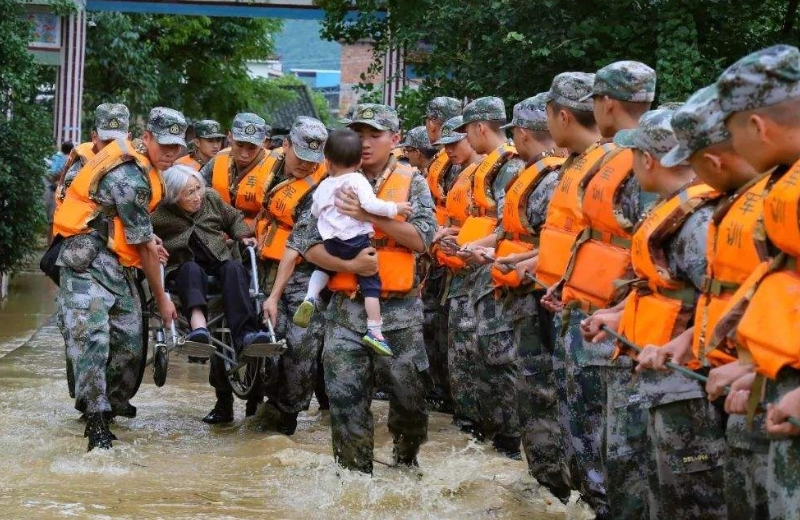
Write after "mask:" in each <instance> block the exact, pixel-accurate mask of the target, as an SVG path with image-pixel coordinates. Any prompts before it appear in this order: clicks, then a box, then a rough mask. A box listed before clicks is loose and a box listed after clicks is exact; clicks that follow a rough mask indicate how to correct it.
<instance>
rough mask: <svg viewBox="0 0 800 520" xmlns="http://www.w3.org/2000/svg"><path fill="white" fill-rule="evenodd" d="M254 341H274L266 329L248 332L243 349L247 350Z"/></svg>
mask: <svg viewBox="0 0 800 520" xmlns="http://www.w3.org/2000/svg"><path fill="white" fill-rule="evenodd" d="M254 343H272V338H271V337H270V335H269V334H267V333H266V332H264V331H258V332H248V333H247V334H245V335H244V338H243V339H242V350H246V349H247V347H249V346H250V345H252V344H254Z"/></svg>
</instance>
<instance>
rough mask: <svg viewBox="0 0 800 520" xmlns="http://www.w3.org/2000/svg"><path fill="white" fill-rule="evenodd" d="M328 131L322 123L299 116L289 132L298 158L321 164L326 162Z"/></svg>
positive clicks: (311, 118)
mask: <svg viewBox="0 0 800 520" xmlns="http://www.w3.org/2000/svg"><path fill="white" fill-rule="evenodd" d="M327 140H328V131H327V130H326V129H325V125H324V124H322V121H318V120H316V119H314V118H313V117H307V116H298V117H297V119H295V120H294V123H292V129H291V130H290V131H289V141H290V142H291V143H292V150H294V153H295V155H296V156H297V157H299V158H300V159H302V160H304V161H309V162H315V163H321V162H322V161H324V160H325V154H324V153H323V150H324V149H325V141H327Z"/></svg>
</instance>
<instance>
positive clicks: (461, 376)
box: [447, 295, 480, 424]
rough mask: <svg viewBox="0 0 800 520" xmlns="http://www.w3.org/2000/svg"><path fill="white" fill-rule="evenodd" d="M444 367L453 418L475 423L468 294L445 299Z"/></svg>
mask: <svg viewBox="0 0 800 520" xmlns="http://www.w3.org/2000/svg"><path fill="white" fill-rule="evenodd" d="M447 317H448V319H447V366H448V368H449V370H450V389H451V392H452V395H453V408H454V410H455V413H454V414H453V417H454V419H455V420H456V421H461V422H468V423H471V424H478V423H479V417H480V413H479V410H478V391H477V384H476V381H478V380H479V373H478V350H477V344H476V338H475V327H476V320H475V308H474V307H473V306H472V303H471V302H470V297H469V295H464V296H456V297H455V298H450V299H449V300H447Z"/></svg>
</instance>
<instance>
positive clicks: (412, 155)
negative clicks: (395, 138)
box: [397, 126, 436, 176]
mask: <svg viewBox="0 0 800 520" xmlns="http://www.w3.org/2000/svg"><path fill="white" fill-rule="evenodd" d="M397 147H398V148H402V149H403V154H404V155H405V156H406V157H407V158H408V163H409V164H410V165H411V166H413V167H414V168H417V169H418V170H419V171H420V172H421V173H422V174H423V175H426V176H427V174H428V166H430V164H431V160H432V159H433V157H434V156H435V155H436V148H434V147H433V145H431V142H430V141H429V140H428V131H427V130H425V127H424V126H416V127H414V128H412V129H411V130H409V131H408V133H407V134H406V138H405V139H404V140H403V142H401V143H400V144H398V145H397Z"/></svg>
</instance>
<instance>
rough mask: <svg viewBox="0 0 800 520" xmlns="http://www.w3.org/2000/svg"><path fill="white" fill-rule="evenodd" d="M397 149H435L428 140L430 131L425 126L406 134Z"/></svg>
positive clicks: (415, 128)
mask: <svg viewBox="0 0 800 520" xmlns="http://www.w3.org/2000/svg"><path fill="white" fill-rule="evenodd" d="M397 148H433V145H432V144H431V142H430V140H428V131H427V130H426V129H425V127H424V126H415V127H414V128H412V129H411V130H409V131H408V132H407V133H406V137H405V139H403V140H402V141H401V142H400V144H398V145H397Z"/></svg>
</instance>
